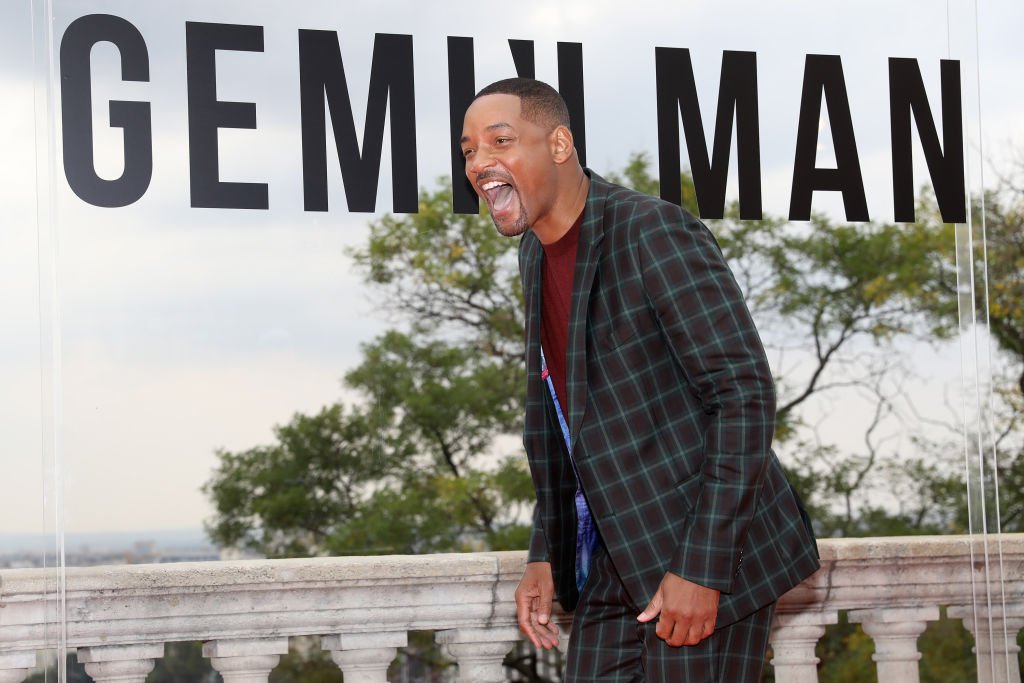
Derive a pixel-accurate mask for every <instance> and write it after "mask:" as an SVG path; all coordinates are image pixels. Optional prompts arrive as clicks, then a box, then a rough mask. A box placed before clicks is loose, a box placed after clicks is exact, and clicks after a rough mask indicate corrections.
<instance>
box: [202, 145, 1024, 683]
mask: <svg viewBox="0 0 1024 683" xmlns="http://www.w3.org/2000/svg"><path fill="white" fill-rule="evenodd" d="M610 177H612V178H613V179H617V180H619V181H620V182H623V183H625V184H628V185H632V186H634V187H636V188H637V189H640V190H641V191H645V192H651V193H654V192H656V191H657V185H658V184H657V181H655V180H654V179H653V178H652V177H651V175H650V173H649V164H648V161H647V159H646V157H645V156H644V155H642V154H638V155H635V156H634V157H632V158H631V159H630V161H629V163H628V164H627V165H626V167H625V169H624V170H623V173H622V174H621V176H618V177H616V176H614V175H613V174H610ZM680 182H681V185H682V190H683V197H684V202H689V203H691V207H690V208H691V210H693V209H695V206H692V204H693V202H694V193H693V187H692V180H691V179H690V178H689V177H688V176H687V175H685V174H684V175H683V177H682V178H681V181H680ZM1006 196H1007V195H1005V194H1004V195H1002V196H1000V197H998V198H997V197H994V196H993V197H991V198H990V201H988V202H987V203H986V205H985V206H986V208H985V211H986V212H987V213H986V216H987V223H988V225H989V235H990V236H991V237H990V240H991V244H990V250H989V258H990V270H989V273H990V275H996V274H999V273H1005V274H1006V275H1007V277H1008V278H1009V281H1010V283H1011V284H1010V285H1009V286H1005V285H1000V286H999V287H996V286H993V292H994V293H993V294H992V299H991V307H990V310H991V314H990V320H989V325H990V326H991V329H992V332H993V335H994V336H995V338H996V339H997V340H998V341H999V344H1000V348H1002V349H1003V350H1004V351H1005V352H1006V354H1008V355H1007V358H1009V359H1011V360H1012V359H1014V358H1015V359H1016V361H1015V362H1019V361H1021V359H1022V358H1024V355H1022V353H1021V351H1020V350H1019V347H1018V346H1016V345H1017V343H1018V342H1019V341H1020V334H1021V331H1022V330H1024V324H1022V322H1021V310H1020V307H1021V303H1020V302H1021V296H1020V291H1019V289H1020V285H1019V282H1020V280H1019V277H1020V276H1019V274H1020V272H1022V271H1021V261H1020V260H1019V259H1020V258H1021V257H1020V252H1021V246H1020V240H1019V239H1018V238H1019V236H1020V232H1021V231H1020V229H1019V228H1020V225H1021V222H1020V221H1021V218H1020V217H1021V213H1022V212H1021V210H1020V202H1019V197H1020V196H1021V193H1018V194H1017V195H1016V196H1017V197H1018V199H1017V200H1016V201H1017V203H1016V204H1015V203H1013V202H1012V201H1008V200H1007V198H1006ZM919 215H920V216H922V219H921V220H920V221H919V222H918V223H915V224H911V225H894V224H886V223H877V222H873V223H863V224H842V223H836V222H834V221H832V220H830V219H828V218H827V217H824V216H814V217H813V218H812V220H811V221H810V222H809V223H805V224H792V223H788V222H786V221H785V220H783V219H781V218H777V217H771V216H767V217H765V218H764V219H763V220H759V221H741V220H740V219H739V215H738V207H737V206H736V205H735V204H733V205H731V206H729V207H727V212H726V216H725V218H724V219H722V220H720V221H716V222H715V223H714V224H713V225H712V226H711V227H712V230H713V232H714V233H715V235H716V237H717V238H718V240H719V242H720V245H721V247H722V250H723V253H724V254H725V256H726V258H727V260H728V261H729V263H730V265H731V267H732V268H733V270H734V272H735V273H736V276H737V279H738V280H739V282H740V285H741V287H742V288H743V290H744V293H745V295H746V298H747V302H748V306H749V307H750V308H751V311H752V313H753V315H754V317H755V320H756V321H757V323H758V326H759V329H760V331H761V333H762V337H763V338H764V341H765V345H766V348H767V349H768V350H769V353H770V355H771V357H772V358H773V360H774V361H775V366H774V367H775V369H776V373H777V377H776V380H777V385H778V388H779V391H778V393H779V401H778V406H779V407H778V413H777V416H776V422H777V430H776V438H777V442H776V447H777V448H778V450H779V451H780V453H781V455H782V459H783V462H784V463H785V465H786V466H787V470H788V471H789V474H790V477H791V480H792V481H793V482H794V484H795V485H796V487H797V488H798V490H800V492H801V493H802V495H803V497H804V498H805V500H806V502H807V503H808V507H809V508H810V509H811V511H812V517H813V518H814V519H815V523H816V527H817V530H818V532H819V534H821V535H826V536H828V535H879V534H912V533H949V532H955V531H963V530H965V529H966V528H967V518H966V491H965V488H964V486H963V483H962V480H963V476H962V470H960V469H958V468H959V467H962V465H961V464H960V463H959V461H958V456H959V449H957V448H952V447H951V443H950V442H945V441H943V440H941V439H936V438H934V435H932V434H929V433H917V434H913V438H907V439H902V440H894V439H893V438H892V432H893V430H894V428H895V427H894V426H893V425H897V427H898V426H899V425H901V424H902V423H904V422H908V421H909V420H910V418H911V417H912V416H911V415H908V413H912V412H913V410H914V408H913V404H912V402H911V401H909V400H908V397H907V392H906V386H907V385H908V384H910V383H912V381H913V379H914V377H913V375H912V374H911V370H910V364H909V362H908V360H909V359H908V354H909V352H908V350H907V348H906V346H903V347H901V346H900V344H897V343H896V342H897V341H906V340H911V341H913V342H914V343H916V344H921V343H930V344H941V343H944V342H945V341H946V340H948V339H950V338H951V337H952V336H953V335H954V334H955V333H956V331H957V330H958V328H959V323H958V320H957V317H956V311H957V305H958V304H959V303H960V300H959V299H958V293H959V290H958V288H957V286H956V272H957V270H956V267H957V266H956V263H955V258H954V254H953V251H952V248H951V247H952V244H953V242H954V231H955V229H954V227H953V226H949V225H945V224H942V223H941V221H938V220H936V217H937V215H938V214H937V212H936V211H935V209H934V202H933V201H932V200H931V198H930V196H929V195H928V194H927V193H922V194H921V197H920V207H919ZM516 246H517V242H516V241H515V240H509V239H506V238H502V237H499V236H498V235H497V233H496V231H495V230H494V229H493V226H492V225H491V224H490V221H489V220H488V219H487V217H486V216H485V215H481V216H467V215H457V214H453V213H452V212H451V202H450V190H449V188H448V187H447V186H446V185H445V184H444V183H442V185H441V187H440V189H438V190H436V191H434V192H426V191H424V192H422V193H421V195H420V207H419V213H417V214H412V215H408V216H401V217H396V216H385V217H384V218H382V219H380V220H378V221H375V222H373V223H371V225H370V236H369V239H368V241H367V243H366V244H365V245H364V246H362V247H360V248H357V249H354V250H352V252H351V256H352V258H353V260H354V261H355V263H356V264H357V267H358V268H359V269H360V270H361V272H362V273H363V275H364V279H365V281H366V283H367V284H368V285H369V286H370V288H371V290H372V291H373V292H374V293H375V295H376V297H377V298H378V302H379V304H380V309H381V310H382V311H384V312H385V313H387V314H388V315H389V316H390V317H391V320H392V322H393V327H392V329H391V330H389V331H388V332H386V333H384V334H383V335H381V336H380V337H378V338H377V339H375V340H373V341H372V342H370V343H368V344H366V345H364V347H363V360H362V363H361V364H360V365H359V366H358V367H356V368H354V369H353V370H351V371H350V372H349V373H347V374H346V376H345V385H346V386H347V387H348V388H350V389H352V390H355V391H356V392H358V395H359V397H360V400H359V401H358V402H356V403H355V404H354V405H342V404H340V403H339V404H336V405H333V406H329V407H327V408H324V409H323V410H322V411H321V412H320V413H318V414H316V415H311V416H304V415H296V416H295V417H294V418H293V420H292V421H291V422H290V423H289V424H288V425H285V426H283V427H278V428H277V430H276V431H275V437H276V443H274V444H272V445H269V446H261V447H255V448H252V449H249V450H247V451H242V452H239V453H231V452H227V451H223V450H222V451H219V452H218V456H219V458H220V466H219V468H218V470H217V471H216V472H215V474H214V477H213V478H212V479H211V480H210V481H209V482H208V483H207V485H206V487H205V491H206V493H207V495H209V496H210V497H211V498H212V499H213V500H214V503H215V505H216V510H217V515H216V517H215V518H214V519H213V520H212V521H211V523H210V525H209V526H208V530H209V532H210V534H211V536H212V537H213V538H214V539H215V540H216V541H217V542H219V543H221V544H225V545H236V546H239V545H240V546H245V547H249V548H253V549H257V550H260V551H261V552H263V553H265V554H267V555H268V556H288V555H298V554H345V553H359V554H372V553H393V552H397V553H412V552H435V551H443V550H468V549H486V548H491V549H503V548H523V547H525V546H526V542H527V537H528V527H527V525H526V524H525V523H524V522H525V519H526V518H527V512H528V510H529V507H530V505H531V501H532V498H533V492H532V487H531V485H530V481H529V477H528V474H527V472H526V467H525V462H524V459H523V458H522V456H521V454H520V453H518V449H517V448H515V449H513V448H506V447H504V446H503V445H502V444H503V443H504V442H505V437H518V433H519V431H520V428H521V422H520V420H521V415H522V412H523V406H522V400H523V395H524V390H523V382H524V381H525V379H524V375H523V367H524V363H523V350H522V330H523V318H522V292H521V287H520V283H519V278H518V274H517V267H516V259H515V253H514V252H515V249H516ZM1014 249H1017V251H1016V252H1015V251H1014ZM1015 254H1016V255H1015ZM1015 259H1017V260H1015ZM1014 278H1017V279H1016V280H1014ZM993 282H995V278H993ZM1013 283H1017V284H1013ZM1004 287H1005V290H1004V289H1003V288H1004ZM1014 354H1016V355H1015V356H1014ZM1021 377H1024V375H1021ZM1022 381H1024V380H1022ZM840 393H842V395H845V396H850V395H855V396H859V397H860V399H859V400H861V401H862V402H863V403H865V404H866V405H868V406H870V407H871V411H870V415H869V417H868V418H867V420H866V422H865V423H864V425H863V431H864V436H863V439H862V444H861V445H860V446H859V447H852V448H851V447H849V446H847V447H844V448H840V447H839V446H837V445H836V444H835V443H833V442H831V440H829V439H828V438H822V437H821V435H819V434H817V432H816V430H815V428H814V424H813V423H811V422H810V421H809V419H808V417H807V416H808V415H809V414H810V411H809V410H808V408H809V407H810V406H811V405H812V404H814V403H815V402H818V401H821V400H822V399H823V398H827V397H829V396H833V395H839V394H840ZM1006 397H1007V401H1008V402H1006V403H1004V404H1002V405H1003V408H1005V409H1006V411H1007V415H1006V416H1004V419H1003V420H1002V422H1001V423H1000V424H1001V428H1002V431H1001V432H1000V433H1001V437H1000V438H1001V439H1002V442H1003V443H1004V444H1011V443H1014V444H1017V443H1019V437H1018V436H1017V434H1018V430H1017V426H1018V425H1017V418H1016V414H1018V413H1019V410H1017V412H1016V413H1015V412H1014V410H1013V408H1014V406H1017V407H1019V406H1020V403H1019V402H1018V403H1014V401H1020V394H1019V392H1018V393H1017V395H1016V398H1015V397H1014V396H1013V395H1011V394H1010V393H1007V394H1006ZM933 431H934V430H933ZM1015 447H1016V448H1017V450H1016V451H1015V452H1014V456H1013V457H1011V458H1007V459H1005V460H1004V461H1003V464H1002V469H1001V470H1000V472H999V476H1000V478H1001V479H1003V480H1004V481H1007V482H1015V483H1020V484H1024V458H1020V457H1019V454H1020V447H1019V445H1018V446H1015ZM503 448H505V450H504V451H503V450H502V449H503ZM1017 488H1018V491H1022V490H1024V486H1018V487H1017ZM1005 489H1006V487H1005V485H1004V491H1005ZM882 494H888V497H887V498H881V497H880V495H882ZM894 494H895V495H894ZM1022 495H1024V494H1018V495H1017V497H1012V496H1011V498H1012V504H1010V505H1004V507H1003V512H1004V525H1007V524H1011V523H1012V524H1016V525H1020V524H1022V518H1024V497H1021V496H1022ZM1017 498H1020V500H1017ZM844 628H845V629H846V630H840V631H839V632H838V635H837V636H836V638H833V639H832V641H828V642H832V643H833V645H832V646H835V647H837V648H840V649H841V648H846V649H849V648H854V649H858V648H860V649H863V647H864V643H865V642H866V641H864V639H863V638H862V637H858V636H856V635H855V632H856V629H852V627H844ZM851 629H852V630H851ZM858 638H859V639H858ZM858 643H860V644H859V645H857V644H858ZM854 646H856V647H854ZM830 647H831V646H830ZM858 651H860V650H858ZM837 666H841V665H837ZM841 668H843V667H842V666H841ZM847 668H848V667H847ZM834 680H844V679H842V678H835V679H834Z"/></svg>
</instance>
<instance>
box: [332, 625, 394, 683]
mask: <svg viewBox="0 0 1024 683" xmlns="http://www.w3.org/2000/svg"><path fill="white" fill-rule="evenodd" d="M408 644H409V636H408V634H407V633H406V632H405V631H389V632H384V633H343V634H340V635H335V636H324V637H323V638H321V639H320V646H321V647H322V648H323V649H325V650H327V651H328V652H330V653H331V659H333V660H334V663H335V664H337V665H338V666H339V667H341V672H342V673H343V674H345V683H387V680H388V666H390V665H391V662H392V661H394V659H395V655H397V654H398V648H400V647H405V646H406V645H408Z"/></svg>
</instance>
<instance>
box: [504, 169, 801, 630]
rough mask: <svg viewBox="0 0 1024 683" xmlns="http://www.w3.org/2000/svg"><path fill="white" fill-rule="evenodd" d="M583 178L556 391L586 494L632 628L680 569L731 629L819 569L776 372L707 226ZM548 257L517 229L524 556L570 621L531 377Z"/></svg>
mask: <svg viewBox="0 0 1024 683" xmlns="http://www.w3.org/2000/svg"><path fill="white" fill-rule="evenodd" d="M588 174H589V175H590V177H591V186H590V193H589V196H588V198H587V205H586V209H585V210H584V216H583V225H582V229H581V234H580V242H579V246H578V249H577V256H576V273H575V282H574V286H573V296H572V306H571V311H570V324H569V340H568V359H567V360H568V366H567V374H568V377H567V383H566V387H567V391H568V400H569V405H568V411H567V412H568V418H569V430H570V435H571V438H572V443H573V455H574V457H575V459H576V464H577V467H578V470H579V475H580V482H581V484H582V486H583V490H584V491H585V492H586V496H587V501H588V503H589V505H590V509H591V512H592V513H593V515H594V519H595V521H596V523H597V527H598V530H599V532H600V534H601V538H602V539H603V541H604V544H605V546H606V548H607V550H608V553H609V555H610V558H611V560H612V561H613V562H614V565H615V567H616V568H617V570H618V572H619V575H620V577H621V579H622V583H623V586H624V587H625V590H626V591H627V593H628V595H629V596H630V599H631V600H632V606H633V608H634V609H635V610H636V612H635V613H636V614H639V612H640V611H641V610H642V609H643V608H644V607H645V606H646V605H647V603H648V602H649V601H650V599H651V597H652V596H653V595H654V592H655V591H656V590H657V588H658V585H659V584H660V582H661V579H662V577H663V576H664V573H665V572H666V571H672V572H674V573H676V574H678V575H679V576H682V577H683V578H686V579H689V580H690V581H693V582H695V583H699V584H701V585H704V586H708V587H711V588H716V589H718V590H720V591H722V596H721V601H720V606H719V615H718V622H717V626H718V627H721V626H725V625H727V624H730V623H733V622H736V621H738V620H740V619H742V618H743V617H745V616H747V615H749V614H751V613H753V612H755V611H756V610H758V609H759V608H761V607H763V606H765V605H768V604H769V603H771V602H773V601H774V600H775V599H777V598H778V597H779V596H780V595H782V594H783V593H785V592H786V591H787V590H789V589H790V588H792V587H793V586H795V585H796V584H798V583H799V582H800V581H801V580H803V579H804V578H806V577H807V576H808V575H810V574H811V573H812V572H814V571H815V570H816V569H817V568H818V565H819V563H818V556H817V546H816V544H815V541H814V537H813V534H812V532H811V530H810V526H809V524H808V523H807V520H806V513H804V512H803V508H802V507H801V505H800V504H799V502H798V500H797V499H796V496H795V494H794V492H793V490H792V488H791V487H790V485H789V483H788V482H787V481H786V478H785V476H784V474H783V470H782V467H781V466H780V464H779V462H778V460H777V459H776V457H775V454H774V453H773V452H772V450H771V441H772V433H773V429H774V420H775V391H774V383H773V380H772V375H771V372H770V370H769V368H768V363H767V361H766V359H765V355H764V350H763V348H762V345H761V341H760V338H759V337H758V335H757V331H756V330H755V328H754V324H753V321H752V320H751V318H750V314H749V312H748V310H747V307H746V305H745V304H744V302H743V297H742V294H741V292H740V289H739V287H738V286H737V284H736V282H735V279H734V278H733V276H732V274H731V272H730V271H729V268H728V266H727V265H726V263H725V259H724V258H723V256H722V253H721V250H720V249H719V247H718V244H717V243H716V242H715V239H714V237H713V236H712V235H711V233H710V232H709V231H708V230H707V228H706V227H705V226H704V225H703V224H702V223H701V222H700V221H699V220H697V219H696V218H694V217H693V216H691V215H690V214H688V213H686V212H685V211H684V210H683V209H681V208H679V207H678V206H675V205H674V204H670V203H668V202H664V201H662V200H660V199H656V198H653V197H649V196H647V195H643V194H640V193H638V192H634V191H632V190H628V189H625V188H622V187H618V186H616V185H612V184H610V183H607V182H605V181H604V180H602V179H601V178H600V177H598V176H597V175H595V174H592V173H589V172H588ZM542 258H543V250H542V248H541V245H540V242H539V241H538V240H537V238H536V236H535V235H534V234H533V233H532V232H530V231H527V233H526V234H525V235H524V236H523V238H522V241H521V243H520V248H519V266H520V273H521V275H522V279H523V290H524V295H525V301H526V359H527V373H528V375H527V376H528V381H527V397H526V421H525V429H524V433H523V442H524V445H525V448H526V452H527V455H528V458H529V462H530V470H531V474H532V476H533V482H534V486H535V488H536V492H537V507H536V511H535V514H534V533H533V535H532V538H531V542H530V553H529V559H530V560H531V561H536V560H546V561H550V562H551V563H552V571H553V573H554V579H555V587H556V591H557V595H558V599H559V601H560V602H561V604H562V606H563V607H564V608H565V609H567V610H572V609H574V608H575V606H576V603H577V601H578V599H579V594H578V591H577V589H576V586H575V580H574V573H575V571H574V569H575V545H576V544H575V534H576V511H575V504H574V500H573V497H574V494H575V491H576V478H575V476H574V474H573V471H572V467H571V465H570V463H569V461H568V458H567V457H566V453H565V447H564V445H563V443H561V442H562V437H561V432H560V430H559V427H558V424H557V422H556V420H555V416H554V411H553V408H552V405H551V398H550V396H549V395H548V392H547V391H546V390H545V388H544V384H543V382H542V381H541V380H540V372H541V369H540V303H541V302H540V296H541V294H540V293H541V260H542ZM634 616H635V615H634Z"/></svg>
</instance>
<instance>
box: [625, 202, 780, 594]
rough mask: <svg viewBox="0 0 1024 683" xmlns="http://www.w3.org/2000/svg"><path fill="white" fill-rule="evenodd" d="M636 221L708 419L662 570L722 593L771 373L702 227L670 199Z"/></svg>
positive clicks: (657, 292) (769, 419) (757, 455)
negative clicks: (693, 482)
mask: <svg viewBox="0 0 1024 683" xmlns="http://www.w3.org/2000/svg"><path fill="white" fill-rule="evenodd" d="M640 223H641V224H642V229H641V230H640V231H639V237H638V238H637V243H638V245H639V246H638V252H639V253H638V256H639V260H640V265H641V268H642V273H643V283H644V290H645V295H646V297H647V299H648V304H649V305H650V306H651V308H652V310H653V311H654V312H655V314H656V317H657V320H658V324H659V326H660V327H661V330H662V334H663V337H664V338H665V340H666V342H667V343H668V346H669V348H670V353H671V354H672V356H673V360H674V361H675V362H676V363H677V364H678V366H679V367H680V368H681V369H682V372H683V374H684V375H685V377H686V378H687V381H688V382H689V384H690V389H691V391H693V392H694V394H695V395H696V396H697V398H698V399H699V401H700V404H701V407H702V408H703V411H704V413H705V415H706V418H705V419H706V424H707V427H706V431H705V434H704V458H703V464H702V466H701V472H702V475H703V483H702V486H701V489H700V493H699V495H698V497H697V499H696V502H695V503H694V504H693V508H692V510H691V515H690V518H689V520H688V524H687V527H686V529H685V530H684V535H683V539H682V542H681V543H680V545H679V547H678V548H676V549H675V552H674V554H673V556H672V558H671V562H670V565H669V570H670V571H672V572H673V573H675V574H678V575H679V576H682V577H683V578H685V579H688V580H690V581H693V582H694V583H698V584H701V585H703V586H707V587H710V588H715V589H718V590H720V591H722V592H726V593H728V592H729V591H730V590H731V588H732V580H733V578H734V577H735V575H736V573H737V571H738V569H739V564H740V558H741V549H742V547H743V543H744V540H745V538H746V533H747V529H748V527H749V524H750V521H751V518H752V516H753V513H754V509H755V507H756V503H757V497H758V495H759V492H760V489H761V483H762V481H763V479H764V473H765V471H766V467H767V463H768V461H769V457H770V455H769V454H770V448H771V441H772V436H773V432H774V426H775V386H774V381H773V379H772V375H771V371H770V369H769V367H768V363H767V359H766V357H765V353H764V348H763V346H762V344H761V340H760V338H759V336H758V334H757V330H756V329H755V327H754V322H753V320H752V318H751V316H750V313H749V311H748V309H747V306H746V304H745V303H744V300H743V294H742V292H741V290H740V288H739V285H738V284H737V283H736V280H735V278H734V277H733V275H732V272H731V271H730V270H729V267H728V265H727V264H726V262H725V258H724V256H723V255H722V252H721V249H720V248H719V246H718V243H717V242H716V241H715V239H714V237H713V236H712V235H711V233H710V232H709V231H708V230H707V228H706V227H705V226H704V225H703V224H702V223H701V222H700V221H698V220H697V219H696V218H694V217H693V216H691V215H689V214H688V213H686V212H684V211H683V210H681V209H678V207H675V206H672V205H669V206H664V205H660V206H659V207H658V208H657V209H655V210H653V211H651V212H650V213H649V214H648V215H647V216H646V217H645V220H642V221H640Z"/></svg>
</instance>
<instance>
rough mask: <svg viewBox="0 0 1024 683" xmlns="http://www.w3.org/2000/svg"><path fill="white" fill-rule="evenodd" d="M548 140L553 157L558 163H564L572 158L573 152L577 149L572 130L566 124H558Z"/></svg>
mask: <svg viewBox="0 0 1024 683" xmlns="http://www.w3.org/2000/svg"><path fill="white" fill-rule="evenodd" d="M548 141H549V143H550V145H551V158H552V159H554V161H555V163H556V164H564V163H565V162H566V161H568V160H569V159H572V155H573V152H575V151H576V148H575V147H574V142H573V139H572V131H570V130H569V129H568V128H566V127H565V126H557V127H556V128H555V129H554V130H553V131H551V135H550V136H548Z"/></svg>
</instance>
